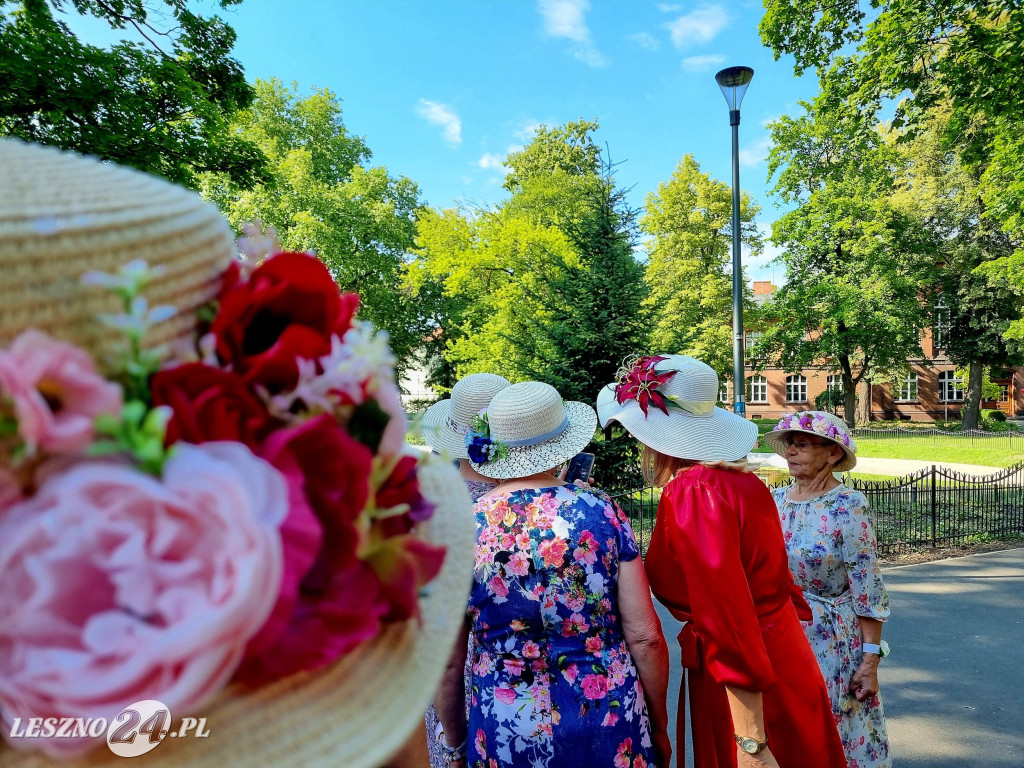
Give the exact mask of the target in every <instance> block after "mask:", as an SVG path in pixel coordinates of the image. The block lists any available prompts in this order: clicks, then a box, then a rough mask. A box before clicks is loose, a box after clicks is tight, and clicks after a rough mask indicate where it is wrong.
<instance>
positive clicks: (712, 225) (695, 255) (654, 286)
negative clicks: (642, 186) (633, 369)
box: [640, 155, 762, 378]
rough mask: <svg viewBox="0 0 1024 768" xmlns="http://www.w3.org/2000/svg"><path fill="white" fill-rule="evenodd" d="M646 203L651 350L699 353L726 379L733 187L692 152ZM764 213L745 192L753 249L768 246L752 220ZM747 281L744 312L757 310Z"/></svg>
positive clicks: (745, 221)
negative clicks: (702, 166)
mask: <svg viewBox="0 0 1024 768" xmlns="http://www.w3.org/2000/svg"><path fill="white" fill-rule="evenodd" d="M646 208H647V212H646V213H645V214H644V216H643V217H642V218H641V220H640V226H641V228H642V229H643V231H644V232H645V233H646V234H648V235H650V237H651V240H650V241H649V243H648V244H647V252H648V256H649V259H648V266H647V284H648V285H649V286H650V291H651V293H650V297H649V298H648V300H647V303H648V306H649V308H650V309H651V311H652V314H653V316H654V327H653V331H652V333H651V344H652V347H653V349H655V350H657V351H660V352H669V353H679V354H684V355H691V356H693V357H697V358H699V359H701V360H703V361H704V362H705V363H707V364H708V365H710V366H711V367H712V368H714V369H715V371H717V372H718V375H719V376H721V377H723V378H725V377H727V376H728V375H729V374H730V373H731V372H732V271H731V264H732V250H731V249H732V191H731V190H730V188H729V186H728V185H726V184H723V183H722V182H720V181H717V180H716V179H712V178H711V176H710V174H707V173H702V172H701V170H700V165H699V164H698V163H697V161H696V160H694V159H693V155H686V156H685V157H684V158H683V159H682V160H680V161H679V164H678V165H677V166H676V169H675V172H673V174H672V177H671V178H670V179H669V180H668V181H667V182H665V183H662V184H660V185H658V191H657V192H651V193H649V194H648V195H647V206H646ZM759 212H760V208H759V207H758V206H757V205H756V204H754V203H753V202H752V201H751V200H750V198H749V197H748V196H747V195H746V194H745V193H744V194H743V195H742V197H741V199H740V226H741V229H742V231H741V237H742V240H743V242H744V243H745V244H746V246H747V247H748V248H749V249H750V250H752V251H753V252H755V253H756V252H758V251H760V250H761V248H762V242H761V237H760V235H759V233H758V230H757V226H756V224H755V223H754V218H755V217H756V216H757V214H758V213H759ZM743 282H744V287H745V296H744V299H745V302H744V303H745V304H746V310H748V311H752V310H753V304H752V302H751V300H750V292H749V288H746V280H744V281H743ZM747 316H748V317H749V314H748V315H747Z"/></svg>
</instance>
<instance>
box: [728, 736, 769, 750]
mask: <svg viewBox="0 0 1024 768" xmlns="http://www.w3.org/2000/svg"><path fill="white" fill-rule="evenodd" d="M732 737H733V738H734V739H736V743H737V744H739V745H740V749H742V750H743V751H744V752H746V753H747V754H748V755H758V754H760V753H762V752H764V751H765V750H766V749H768V739H765V740H764V741H758V740H757V739H752V738H750V737H749V736H740V735H738V734H735V733H734V734H733V735H732Z"/></svg>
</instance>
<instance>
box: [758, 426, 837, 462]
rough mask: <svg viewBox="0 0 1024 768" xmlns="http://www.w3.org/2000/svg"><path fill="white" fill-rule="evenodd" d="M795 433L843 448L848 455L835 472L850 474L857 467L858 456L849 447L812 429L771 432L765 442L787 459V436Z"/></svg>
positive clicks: (765, 437)
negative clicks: (826, 441)
mask: <svg viewBox="0 0 1024 768" xmlns="http://www.w3.org/2000/svg"><path fill="white" fill-rule="evenodd" d="M793 432H802V433H804V434H805V435H811V436H813V437H818V438H821V439H822V440H828V441H830V442H833V443H835V444H836V445H838V446H839V447H840V448H842V449H843V453H844V454H846V455H845V458H843V460H842V461H840V462H839V463H837V464H836V465H835V466H833V467H832V471H833V472H849V471H850V470H851V469H853V468H854V467H856V466H857V454H855V453H854V452H853V451H851V450H850V447H849V446H847V445H843V444H842V443H841V442H839V441H838V440H833V439H832V438H831V437H827V436H826V435H822V434H819V433H817V432H814V431H813V430H810V429H780V430H778V431H777V432H769V433H768V434H767V435H765V436H764V442H765V444H766V445H767V446H768V447H769V448H771V449H772V450H773V451H775V452H776V453H777V454H779V456H781V457H782V458H786V450H787V449H788V448H789V446H788V445H786V436H787V435H790V434H792V433H793Z"/></svg>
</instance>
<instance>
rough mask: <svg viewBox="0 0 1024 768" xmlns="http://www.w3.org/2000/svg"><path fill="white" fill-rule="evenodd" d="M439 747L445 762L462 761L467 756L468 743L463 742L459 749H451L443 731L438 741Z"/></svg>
mask: <svg viewBox="0 0 1024 768" xmlns="http://www.w3.org/2000/svg"><path fill="white" fill-rule="evenodd" d="M437 746H438V747H440V748H441V755H442V757H444V760H445V762H447V763H451V762H454V761H456V760H461V759H462V758H464V757H465V756H466V742H465V741H463V742H462V743H461V744H459V746H457V747H449V746H448V745H447V744H446V743H445V741H444V732H443V731H442V733H441V736H440V737H439V738H438V740H437Z"/></svg>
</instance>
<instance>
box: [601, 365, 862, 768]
mask: <svg viewBox="0 0 1024 768" xmlns="http://www.w3.org/2000/svg"><path fill="white" fill-rule="evenodd" d="M718 391H719V390H718V376H717V375H716V374H715V372H714V371H713V370H712V369H711V368H710V367H708V366H707V365H705V364H704V363H702V362H700V361H699V360H695V359H694V358H691V357H684V356H682V355H670V356H658V357H646V358H640V359H639V360H637V361H636V362H633V363H631V364H629V365H627V367H626V368H624V369H623V370H622V371H621V372H620V376H619V380H618V382H617V383H616V384H611V385H609V386H607V387H605V388H604V389H603V390H602V391H601V393H600V395H599V396H598V401H597V405H598V416H599V417H600V420H601V425H602V426H607V425H608V424H609V423H610V422H612V421H617V422H619V423H620V424H622V426H623V427H625V428H626V429H627V430H628V431H629V432H630V434H632V435H633V437H635V438H636V439H637V440H639V441H640V442H641V443H642V444H643V445H644V474H645V476H647V478H648V479H649V480H651V481H652V482H654V483H655V484H656V485H661V486H664V491H663V493H662V497H661V503H660V504H659V506H658V520H657V524H656V525H655V529H654V534H653V535H652V537H651V543H650V547H649V548H648V551H647V557H646V566H647V575H648V578H649V580H650V583H651V589H652V591H653V592H654V595H655V597H657V598H658V600H660V601H661V602H662V603H663V604H664V605H665V606H666V607H667V608H668V609H669V610H670V611H671V612H672V614H673V615H674V616H675V617H676V618H677V619H679V620H680V621H683V622H685V624H684V626H683V630H682V631H681V632H680V633H679V643H680V646H681V650H682V661H683V666H684V667H685V672H686V681H687V687H688V690H689V694H690V708H691V711H690V720H691V726H692V733H693V753H694V759H695V762H696V765H697V768H735V767H737V766H781V768H846V758H845V756H844V753H843V748H842V744H841V742H840V740H839V733H838V731H837V730H836V726H835V721H834V720H833V718H832V710H831V705H830V703H829V699H828V694H827V692H826V689H825V683H824V680H823V679H822V677H821V672H820V670H819V668H818V663H817V661H816V660H815V658H814V655H813V654H812V652H811V648H810V645H809V644H808V642H807V638H806V636H805V635H804V631H803V628H802V627H801V625H800V619H799V618H798V615H803V616H804V617H807V618H809V617H810V615H811V613H810V609H809V608H808V606H807V603H806V602H805V601H804V599H803V597H802V596H801V594H800V592H799V590H798V589H796V587H795V586H794V584H793V578H792V576H791V575H790V572H789V566H788V563H787V559H786V547H785V544H784V542H783V538H782V528H781V525H780V524H779V516H778V513H777V512H776V510H775V503H774V501H773V500H772V496H771V493H770V492H769V491H768V488H767V487H766V486H765V485H764V484H763V483H762V482H761V480H760V479H759V478H758V477H757V476H755V475H753V474H750V473H747V472H745V471H744V470H743V463H744V462H745V459H746V455H747V453H748V452H749V451H750V449H751V448H753V446H754V443H755V442H756V440H757V427H756V425H754V424H753V423H751V422H748V421H747V420H746V419H743V418H742V417H739V416H736V415H734V414H732V413H729V412H728V411H725V410H723V409H721V408H716V407H715V403H716V401H717V399H718ZM684 708H685V698H684V694H683V690H682V689H680V696H679V715H678V718H677V721H676V722H677V744H676V754H677V755H678V756H679V757H678V764H679V765H680V766H681V765H682V764H683V763H682V759H683V758H682V755H684V754H685V749H684V744H685V740H686V735H685V722H686V717H685V711H684Z"/></svg>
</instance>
